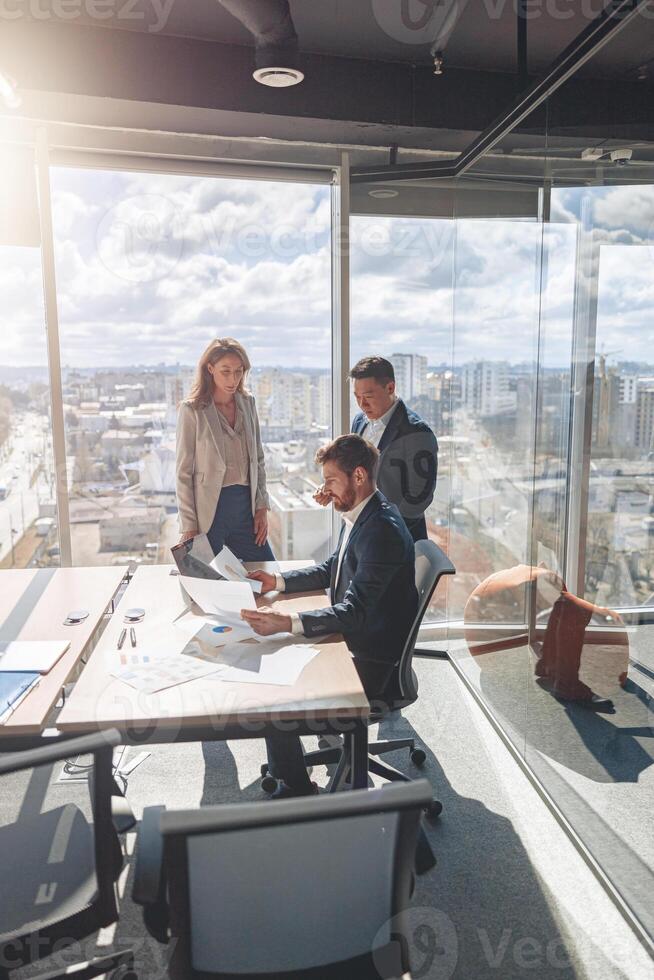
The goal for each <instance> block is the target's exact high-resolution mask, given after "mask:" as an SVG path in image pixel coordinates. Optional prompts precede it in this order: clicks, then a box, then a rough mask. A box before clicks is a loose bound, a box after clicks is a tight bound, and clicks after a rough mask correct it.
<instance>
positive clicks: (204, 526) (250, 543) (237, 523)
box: [177, 337, 274, 561]
mask: <svg viewBox="0 0 654 980" xmlns="http://www.w3.org/2000/svg"><path fill="white" fill-rule="evenodd" d="M249 370H250V360H249V358H248V356H247V354H246V352H245V349H244V348H243V347H242V345H241V344H239V343H238V341H237V340H233V339H232V338H231V337H223V338H218V339H217V340H212V341H211V343H210V344H209V346H208V347H207V349H206V350H205V352H204V353H203V355H202V357H201V358H200V362H199V364H198V367H197V372H196V376H195V381H194V383H193V387H192V389H191V393H190V395H189V397H188V398H187V399H186V401H184V402H182V404H181V405H180V409H179V417H178V420H177V506H178V509H179V522H180V529H181V532H182V535H181V538H180V540H181V541H186V540H187V539H188V538H192V537H193V536H194V535H196V534H199V533H201V532H204V533H205V534H206V535H207V537H208V538H209V541H210V543H211V546H212V548H213V550H214V553H215V554H218V552H219V551H220V549H221V548H222V547H223V545H227V547H228V548H231V550H232V551H233V552H234V554H235V555H236V557H237V558H240V559H241V561H270V560H272V559H273V558H274V556H273V553H272V550H271V548H270V545H269V544H268V511H269V509H270V505H269V501H268V494H267V492H266V469H265V463H264V455H263V446H262V445H261V433H260V431H259V418H258V415H257V409H256V405H255V401H254V398H253V397H252V395H250V394H249V392H248V391H247V389H246V387H245V382H246V380H247V374H248V371H249Z"/></svg>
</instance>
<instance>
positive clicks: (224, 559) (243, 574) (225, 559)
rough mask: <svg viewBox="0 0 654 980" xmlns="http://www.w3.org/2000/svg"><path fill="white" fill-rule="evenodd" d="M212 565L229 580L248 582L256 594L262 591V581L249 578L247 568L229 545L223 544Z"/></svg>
mask: <svg viewBox="0 0 654 980" xmlns="http://www.w3.org/2000/svg"><path fill="white" fill-rule="evenodd" d="M211 567H212V568H215V569H216V571H217V572H219V573H220V575H222V576H223V578H226V579H227V580H228V581H230V582H247V584H248V585H249V586H250V588H251V589H252V591H253V592H254V593H255V594H256V595H258V594H259V593H260V592H261V582H257V581H256V580H255V579H251V578H248V573H247V569H246V568H245V566H244V565H242V564H241V562H240V561H239V560H238V558H237V557H236V555H235V554H234V553H233V552H232V551H230V550H229V548H228V547H227V545H223V547H222V548H221V550H220V551H219V552H218V554H217V555H216V557H215V558H214V559H213V561H212V562H211Z"/></svg>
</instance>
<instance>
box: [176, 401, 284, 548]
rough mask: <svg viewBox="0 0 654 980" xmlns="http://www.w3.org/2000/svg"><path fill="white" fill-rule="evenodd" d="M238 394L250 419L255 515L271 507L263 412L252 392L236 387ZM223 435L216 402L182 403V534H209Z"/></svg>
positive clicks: (179, 501)
mask: <svg viewBox="0 0 654 980" xmlns="http://www.w3.org/2000/svg"><path fill="white" fill-rule="evenodd" d="M236 398H237V399H238V404H239V406H240V408H241V411H242V412H243V419H244V422H245V438H246V443H247V448H248V455H249V457H250V492H251V495H252V513H253V514H254V512H255V511H256V510H259V508H261V507H266V508H268V509H270V505H269V500H268V493H267V491H266V469H265V464H264V456H263V446H262V444H261V433H260V431H259V417H258V415H257V408H256V404H255V401H254V398H253V397H252V395H245V394H240V393H239V392H237V393H236ZM224 438H225V436H224V433H223V430H222V426H221V424H220V419H219V418H218V414H217V409H216V406H215V405H214V404H213V402H211V403H210V404H209V405H207V407H206V408H198V409H195V408H193V407H192V406H191V405H189V404H188V402H182V404H181V405H180V406H179V414H178V417H177V469H176V472H177V507H178V510H179V526H180V530H181V531H182V533H183V532H184V531H194V530H196V529H197V530H199V531H201V532H204V533H205V534H206V533H207V531H208V530H209V528H210V527H211V525H212V523H213V519H214V515H215V513H216V507H217V506H218V500H219V499H220V491H221V490H222V486H223V479H224V476H225V469H226V467H225V452H224V448H223V443H224Z"/></svg>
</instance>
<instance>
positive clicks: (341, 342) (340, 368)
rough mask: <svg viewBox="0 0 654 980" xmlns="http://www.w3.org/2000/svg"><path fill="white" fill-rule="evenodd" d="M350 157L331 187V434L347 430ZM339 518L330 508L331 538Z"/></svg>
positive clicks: (338, 525)
mask: <svg viewBox="0 0 654 980" xmlns="http://www.w3.org/2000/svg"><path fill="white" fill-rule="evenodd" d="M349 363H350V159H349V156H348V154H347V153H343V154H341V165H340V167H339V168H338V169H337V170H336V171H335V182H334V186H333V188H332V437H336V436H338V435H343V434H344V433H346V432H349V431H350V389H349V386H348V382H347V374H348V371H349ZM339 528H340V519H339V518H338V515H337V514H336V513H335V511H334V509H333V508H332V538H333V541H334V542H335V541H336V538H337V536H338V530H339Z"/></svg>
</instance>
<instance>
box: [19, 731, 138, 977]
mask: <svg viewBox="0 0 654 980" xmlns="http://www.w3.org/2000/svg"><path fill="white" fill-rule="evenodd" d="M120 740H121V737H120V735H119V733H118V732H117V731H115V730H113V729H109V730H107V731H104V732H99V733H97V734H95V735H83V736H81V737H80V738H73V739H66V738H62V739H52V740H51V739H47V738H44V739H43V740H42V742H41V744H40V745H39V746H38V747H36V748H33V749H26V750H25V751H22V752H13V753H4V754H3V753H0V777H4V776H11V775H12V774H14V773H25V774H27V773H32V777H31V778H32V779H33V778H34V773H35V771H36V772H37V773H38V776H37V778H36V780H35V783H34V785H35V786H36V787H38V789H39V792H38V793H32V794H30V793H29V792H27V793H26V794H25V797H24V799H23V801H22V805H21V808H20V810H19V812H18V815H17V817H16V818H15V820H14V822H13V823H11V824H6V825H5V826H3V827H0V980H9V978H10V977H11V976H12V975H13V974H14V971H15V970H17V969H19V968H20V967H24V966H27V964H30V963H35V962H37V961H39V960H42V959H44V958H45V957H48V956H51V955H52V954H53V953H57V952H59V951H61V950H63V949H64V948H66V947H69V946H71V944H73V943H75V942H80V941H82V940H85V939H87V938H88V937H90V936H92V935H93V934H94V933H95V932H97V930H98V929H100V928H101V927H103V926H108V925H110V924H111V923H113V922H115V921H116V920H117V918H118V907H117V904H116V898H117V895H116V888H115V882H116V879H117V878H118V875H119V874H120V870H121V867H122V852H121V848H120V842H119V840H118V835H117V833H116V829H115V827H114V824H113V820H112V802H111V801H112V793H113V790H114V788H115V784H114V781H113V777H112V758H113V750H114V748H115V746H116V745H119V744H120ZM87 753H88V754H90V755H92V756H93V768H92V772H91V773H90V774H89V780H88V789H89V793H90V798H91V799H90V803H91V807H90V810H91V813H92V814H93V819H92V821H91V820H87V818H86V816H85V815H84V813H83V811H82V810H80V808H79V807H78V806H75V804H73V803H68V804H65V805H63V806H59V807H54V808H52V809H50V810H45V811H44V812H41V807H42V805H43V800H44V799H45V792H43V791H44V790H46V791H47V787H48V785H49V782H50V779H51V776H52V767H53V766H54V765H55V763H58V762H63V761H64V759H71V758H75V757H76V756H80V755H86V754H87ZM133 967H134V953H133V950H131V949H127V950H120V951H119V952H115V953H110V954H108V955H106V956H101V957H95V958H93V959H91V960H86V961H84V962H75V963H71V962H70V961H67V962H65V963H64V962H60V963H59V965H58V966H57V967H56V968H55V970H54V971H53V970H50V971H49V972H47V973H42V974H41V975H40V976H39V975H36V974H35V973H34V971H32V972H30V976H31V977H32V980H67V978H70V977H72V976H74V977H77V978H78V980H92V978H94V977H99V976H106V975H107V974H109V973H111V972H112V971H114V970H119V971H120V972H121V976H123V977H124V980H127V977H128V976H129V975H131V976H132V977H133Z"/></svg>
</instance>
